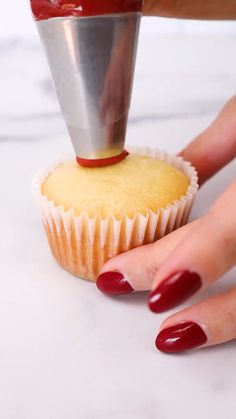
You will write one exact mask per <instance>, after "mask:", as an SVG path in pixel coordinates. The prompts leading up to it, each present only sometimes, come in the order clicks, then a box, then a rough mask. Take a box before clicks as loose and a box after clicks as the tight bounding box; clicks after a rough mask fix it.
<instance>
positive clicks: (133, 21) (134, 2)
mask: <svg viewBox="0 0 236 419" xmlns="http://www.w3.org/2000/svg"><path fill="white" fill-rule="evenodd" d="M142 4H143V0H31V9H32V12H33V15H34V18H35V21H36V25H37V28H38V32H39V35H40V38H41V41H42V43H43V45H44V48H45V51H46V55H47V59H48V63H49V67H50V70H51V74H52V78H53V81H54V85H55V89H56V92H57V97H58V100H59V103H60V107H61V110H62V113H63V116H64V119H65V122H66V125H67V129H68V132H69V135H70V138H71V141H72V144H73V148H74V151H75V154H76V159H77V162H78V163H79V164H80V165H82V166H85V167H102V166H106V165H111V164H115V163H118V162H119V161H121V160H122V159H124V158H125V157H126V156H127V155H128V152H127V151H126V150H125V136H126V128H127V120H128V113H129V107H130V100H131V93H132V86H133V76H134V68H135V61H136V52H137V42H138V34H139V26H140V19H141V10H142Z"/></svg>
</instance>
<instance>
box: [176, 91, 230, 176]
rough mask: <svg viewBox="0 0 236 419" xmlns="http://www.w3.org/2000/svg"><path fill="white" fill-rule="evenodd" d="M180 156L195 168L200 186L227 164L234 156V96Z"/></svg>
mask: <svg viewBox="0 0 236 419" xmlns="http://www.w3.org/2000/svg"><path fill="white" fill-rule="evenodd" d="M180 155H181V156H182V157H183V158H184V159H185V160H187V161H190V162H191V163H192V164H193V166H195V167H196V169H197V171H198V174H199V181H200V184H202V183H204V182H205V181H206V180H207V179H209V178H210V177H211V176H212V175H213V174H215V173H216V172H217V171H218V170H220V169H221V168H222V167H223V166H225V165H226V164H227V163H229V162H230V161H231V160H232V159H233V158H234V157H235V155H236V96H234V97H233V98H232V99H231V100H230V101H229V102H228V103H227V104H226V105H225V107H224V108H223V110H222V111H221V112H220V114H219V115H218V117H217V118H216V119H215V121H214V122H213V123H212V124H211V125H210V127H209V128H207V129H206V130H205V131H204V132H203V133H202V134H200V135H199V136H197V137H196V138H195V139H194V140H193V141H192V142H191V143H190V144H189V145H188V146H187V147H186V148H185V149H184V150H183V151H182V152H181V153H180Z"/></svg>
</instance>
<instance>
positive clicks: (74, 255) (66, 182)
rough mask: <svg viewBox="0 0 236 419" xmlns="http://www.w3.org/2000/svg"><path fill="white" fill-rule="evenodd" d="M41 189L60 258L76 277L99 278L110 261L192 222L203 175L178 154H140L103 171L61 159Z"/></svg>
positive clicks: (48, 230) (40, 183)
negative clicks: (191, 213)
mask: <svg viewBox="0 0 236 419" xmlns="http://www.w3.org/2000/svg"><path fill="white" fill-rule="evenodd" d="M153 154H155V155H154V156H153ZM37 188H38V195H39V197H40V205H41V207H42V210H43V221H44V226H45V229H46V233H47V237H48V241H49V244H50V248H51V250H52V253H53V255H54V256H55V258H56V259H57V261H58V262H59V264H60V265H61V266H62V267H63V268H65V269H67V270H68V271H69V272H71V273H73V274H74V275H77V276H79V277H81V278H85V279H90V280H95V279H96V277H97V275H98V274H99V271H100V269H101V267H102V265H103V264H104V263H105V262H106V261H107V260H108V259H109V258H111V257H113V256H115V255H117V254H119V253H121V252H124V251H127V250H130V249H132V248H134V247H137V246H140V245H143V244H146V243H151V242H153V241H155V240H157V239H159V238H160V237H162V236H163V235H165V234H167V233H169V232H171V231H173V230H174V229H176V228H178V227H180V226H181V225H183V224H184V223H185V222H186V221H187V218H188V215H189V211H190V209H191V206H192V202H193V198H194V196H195V193H196V190H197V175H196V172H195V170H194V169H193V168H192V167H191V166H190V164H189V163H186V162H183V161H182V160H181V159H179V158H177V157H172V156H169V155H166V154H163V153H162V154H161V155H159V153H158V152H157V151H156V152H155V153H153V152H152V153H151V155H148V153H145V155H142V154H139V152H138V153H137V152H136V153H132V154H130V155H129V156H128V157H127V158H126V159H125V160H123V161H122V162H120V163H118V164H116V165H113V166H108V167H104V168H92V169H89V168H83V167H81V166H79V165H78V164H77V163H76V162H75V161H73V160H71V161H66V162H62V163H59V164H57V165H56V166H55V167H53V169H50V170H48V171H47V173H45V174H44V176H43V178H42V179H40V181H38V183H37ZM37 188H36V189H37Z"/></svg>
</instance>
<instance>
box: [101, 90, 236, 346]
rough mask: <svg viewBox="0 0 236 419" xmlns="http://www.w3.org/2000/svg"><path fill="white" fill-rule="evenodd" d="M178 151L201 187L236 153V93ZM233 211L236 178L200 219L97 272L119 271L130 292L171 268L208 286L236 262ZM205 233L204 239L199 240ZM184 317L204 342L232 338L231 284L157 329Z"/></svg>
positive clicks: (235, 303)
mask: <svg viewBox="0 0 236 419" xmlns="http://www.w3.org/2000/svg"><path fill="white" fill-rule="evenodd" d="M180 155H182V156H183V157H184V159H185V160H188V161H190V162H192V163H193V165H194V166H195V167H196V169H197V170H198V173H199V178H200V184H201V185H202V184H204V182H206V181H207V180H208V179H209V178H210V177H212V176H213V175H214V174H215V173H216V172H217V171H218V170H220V169H221V168H222V167H224V166H225V165H226V164H227V163H228V162H230V161H231V160H233V159H234V158H235V157H236V96H235V97H233V98H232V99H231V100H230V101H229V102H228V103H227V104H226V105H225V107H224V108H223V110H222V111H221V113H220V114H219V115H218V116H217V118H216V119H215V121H214V122H213V123H212V124H211V125H210V127H208V128H207V129H206V130H205V131H204V132H203V133H202V134H200V135H199V136H198V137H196V138H195V139H194V140H193V141H192V142H191V143H190V144H189V145H188V146H187V147H186V148H185V149H184V150H182V152H181V153H180ZM235 215H236V180H235V181H234V182H233V183H232V184H231V185H229V186H228V188H227V189H226V190H225V191H224V193H223V194H222V195H221V196H220V197H219V198H218V199H217V201H216V202H215V204H214V205H213V206H212V208H211V209H210V210H209V212H208V213H207V214H205V215H204V216H203V217H201V218H200V219H198V220H196V221H194V222H192V223H190V224H188V225H186V226H184V227H182V228H180V229H178V230H176V231H175V232H173V233H171V234H169V235H168V236H166V237H164V238H163V239H161V240H159V241H158V242H156V243H154V244H151V245H148V246H143V247H140V248H137V249H134V250H131V251H129V252H127V253H124V254H121V255H119V256H117V257H115V258H113V259H111V260H110V261H108V262H107V263H106V264H105V265H104V267H103V270H102V273H103V272H108V271H119V272H121V273H122V274H123V275H124V277H125V278H126V279H127V280H128V282H129V283H130V284H131V285H132V287H133V289H134V290H135V291H144V290H154V289H155V288H156V287H157V285H159V284H160V283H161V282H162V281H163V280H164V279H166V278H167V277H169V276H170V275H171V274H173V273H174V272H178V271H182V270H189V271H195V272H197V273H198V274H199V275H200V276H201V278H202V282H203V286H204V287H208V286H210V285H211V284H213V283H214V282H215V281H216V280H218V279H219V278H221V276H223V275H224V274H225V273H226V272H227V271H229V270H230V269H231V268H232V267H233V266H235V264H236V216H235ZM206 232H207V240H202V238H203V237H205V236H206ZM185 321H193V322H195V323H198V324H199V325H201V326H202V327H203V328H204V331H205V333H206V335H207V343H206V344H205V345H204V346H211V345H216V344H219V343H223V342H226V341H229V340H232V339H234V338H236V287H235V288H233V289H232V290H230V291H228V292H227V293H225V294H222V295H218V296H215V297H213V298H210V299H208V300H206V301H203V302H201V303H198V304H196V305H193V306H191V305H190V307H189V308H187V309H185V310H182V311H180V312H177V313H176V314H174V315H172V316H171V317H169V318H167V319H166V320H165V321H164V323H163V324H162V326H161V330H162V329H165V328H167V327H170V326H174V325H177V324H179V323H182V322H185Z"/></svg>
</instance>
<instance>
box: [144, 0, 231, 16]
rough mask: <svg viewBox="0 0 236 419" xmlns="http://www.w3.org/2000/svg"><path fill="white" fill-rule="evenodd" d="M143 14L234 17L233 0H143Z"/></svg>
mask: <svg viewBox="0 0 236 419" xmlns="http://www.w3.org/2000/svg"><path fill="white" fill-rule="evenodd" d="M143 14H144V15H146V16H165V17H173V18H183V19H185V18H187V19H218V20H225V19H229V20H232V19H235V18H236V3H235V0H224V2H222V0H213V1H212V0H192V1H191V0H144V5H143Z"/></svg>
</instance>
